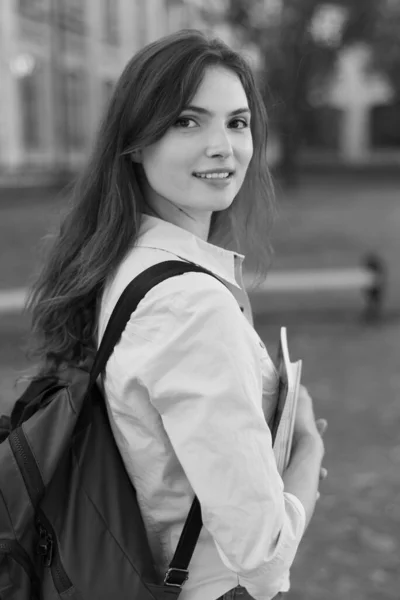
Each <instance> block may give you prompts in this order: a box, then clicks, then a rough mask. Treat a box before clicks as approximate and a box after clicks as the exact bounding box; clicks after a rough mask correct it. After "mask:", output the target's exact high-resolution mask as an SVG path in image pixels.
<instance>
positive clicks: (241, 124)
mask: <svg viewBox="0 0 400 600" xmlns="http://www.w3.org/2000/svg"><path fill="white" fill-rule="evenodd" d="M232 123H233V124H234V125H233V127H232ZM230 126H231V127H232V129H246V128H247V127H248V126H249V123H248V122H247V121H246V119H233V120H232V121H231V122H230Z"/></svg>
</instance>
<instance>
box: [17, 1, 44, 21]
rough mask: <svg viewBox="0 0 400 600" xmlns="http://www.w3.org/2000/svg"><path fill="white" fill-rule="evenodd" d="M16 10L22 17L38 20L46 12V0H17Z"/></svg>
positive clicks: (42, 17)
mask: <svg viewBox="0 0 400 600" xmlns="http://www.w3.org/2000/svg"><path fill="white" fill-rule="evenodd" d="M17 7H18V12H19V13H20V14H21V15H23V16H24V17H28V18H29V19H35V20H37V21H40V20H42V19H44V18H45V16H46V13H47V3H46V0H18V4H17Z"/></svg>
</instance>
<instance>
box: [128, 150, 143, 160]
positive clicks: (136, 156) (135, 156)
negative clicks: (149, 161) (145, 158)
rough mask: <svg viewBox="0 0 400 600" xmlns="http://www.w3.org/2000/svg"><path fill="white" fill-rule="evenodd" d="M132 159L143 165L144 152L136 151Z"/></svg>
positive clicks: (132, 154)
mask: <svg viewBox="0 0 400 600" xmlns="http://www.w3.org/2000/svg"><path fill="white" fill-rule="evenodd" d="M131 159H132V161H133V162H135V163H141V162H142V151H141V150H134V151H133V152H132V153H131Z"/></svg>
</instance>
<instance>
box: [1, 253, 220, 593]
mask: <svg viewBox="0 0 400 600" xmlns="http://www.w3.org/2000/svg"><path fill="white" fill-rule="evenodd" d="M189 271H197V272H206V273H208V274H210V275H212V276H213V277H215V275H213V274H212V273H211V272H209V271H207V270H206V269H203V268H201V267H198V266H197V265H194V264H192V263H185V262H182V261H177V260H176V261H167V262H163V263H159V264H156V265H154V266H152V267H150V268H149V269H147V270H146V271H144V272H143V273H141V274H140V275H138V276H137V277H136V278H135V279H134V280H133V281H132V282H131V283H130V284H129V285H128V286H127V288H126V289H125V291H124V292H123V294H122V295H121V297H120V299H119V300H118V302H117V305H116V307H115V309H114V311H113V314H112V315H111V318H110V321H109V323H108V325H107V328H106V332H105V334H104V336H103V339H102V342H101V345H100V348H99V350H98V352H97V354H96V357H95V360H94V363H93V367H92V369H91V371H90V373H88V372H87V371H85V370H83V369H80V368H68V369H65V370H63V371H62V372H60V373H59V374H57V376H54V375H51V376H50V375H49V376H46V375H44V376H42V377H40V378H38V379H36V380H33V381H32V382H31V383H30V385H29V386H28V388H27V389H26V391H25V392H24V393H23V394H22V396H21V397H20V398H19V399H18V400H17V401H16V403H15V405H14V407H13V410H12V413H11V417H2V418H1V420H0V435H1V436H2V437H0V599H1V600H55V599H60V598H62V599H66V598H68V600H110V599H111V598H118V600H128V599H129V600H166V599H167V598H168V599H170V600H174V598H177V597H178V596H179V594H180V592H181V590H182V585H183V584H184V582H185V581H186V580H187V578H188V576H189V571H188V565H189V562H190V560H191V557H192V555H193V552H194V549H195V546H196V543H197V540H198V537H199V535H200V531H201V528H202V519H201V509H200V504H199V501H198V499H197V497H195V498H194V500H193V503H192V506H191V508H190V511H189V514H188V517H187V519H186V522H185V525H184V528H183V531H182V535H181V537H180V540H179V543H178V546H177V548H176V551H175V554H174V556H173V558H172V561H171V563H170V565H169V568H168V570H167V572H166V573H165V577H164V579H163V580H162V581H160V579H159V577H158V576H157V571H156V566H155V564H154V562H153V557H152V555H151V550H150V546H149V543H148V539H147V535H146V531H145V526H144V522H143V519H142V515H141V513H140V508H139V505H138V502H137V498H136V491H135V489H134V486H133V485H132V483H131V481H130V479H129V476H128V474H127V472H126V470H125V466H124V463H123V461H122V458H121V456H120V453H119V450H118V448H117V445H116V443H115V441H114V437H113V434H112V430H111V426H110V423H109V419H108V415H107V409H106V405H105V401H104V397H103V395H102V392H101V391H100V388H99V387H98V385H97V383H96V382H97V379H98V377H99V375H100V374H101V373H102V372H103V371H104V369H105V366H106V363H107V360H108V359H109V357H110V356H111V354H112V352H113V349H114V346H115V345H116V344H117V343H118V341H119V339H120V337H121V335H122V332H123V330H124V329H125V326H126V324H127V322H128V320H129V318H130V315H131V313H132V312H133V311H134V310H136V307H137V305H138V303H139V302H140V301H141V300H142V298H143V297H144V296H145V294H146V293H147V292H148V291H149V290H150V289H151V288H152V287H153V286H155V285H157V284H158V283H160V282H162V281H164V280H165V279H167V278H169V277H174V276H177V275H181V274H183V273H187V272H189ZM218 281H220V280H218Z"/></svg>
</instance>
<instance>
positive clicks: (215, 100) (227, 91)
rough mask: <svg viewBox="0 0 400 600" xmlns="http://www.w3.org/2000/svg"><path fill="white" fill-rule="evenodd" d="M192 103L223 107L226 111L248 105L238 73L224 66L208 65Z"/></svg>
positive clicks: (204, 106)
mask: <svg viewBox="0 0 400 600" xmlns="http://www.w3.org/2000/svg"><path fill="white" fill-rule="evenodd" d="M191 104H195V105H196V106H201V107H202V108H209V109H210V110H214V111H215V110H218V108H221V109H223V110H224V111H226V112H230V111H233V110H235V109H237V108H240V107H242V108H243V107H246V106H248V101H247V96H246V92H245V90H244V88H243V85H242V82H241V81H240V79H239V77H238V75H236V73H234V72H233V71H231V70H230V69H226V68H224V67H219V66H216V67H208V68H207V69H206V70H205V72H204V76H203V79H202V81H201V83H200V85H199V87H198V88H197V91H196V93H195V95H194V96H193V99H192V101H191Z"/></svg>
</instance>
